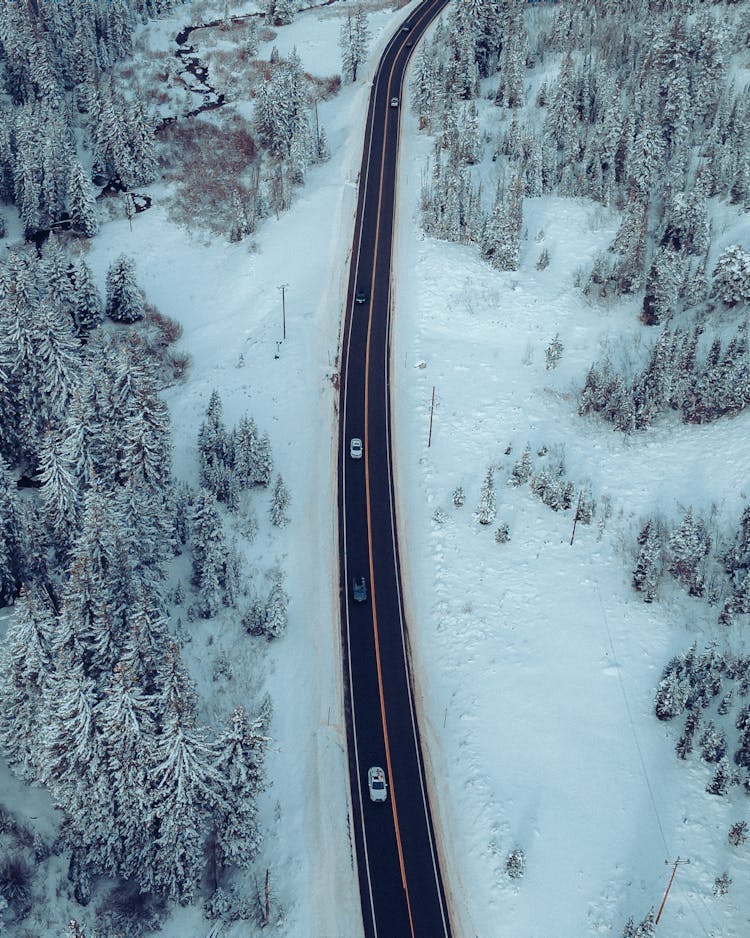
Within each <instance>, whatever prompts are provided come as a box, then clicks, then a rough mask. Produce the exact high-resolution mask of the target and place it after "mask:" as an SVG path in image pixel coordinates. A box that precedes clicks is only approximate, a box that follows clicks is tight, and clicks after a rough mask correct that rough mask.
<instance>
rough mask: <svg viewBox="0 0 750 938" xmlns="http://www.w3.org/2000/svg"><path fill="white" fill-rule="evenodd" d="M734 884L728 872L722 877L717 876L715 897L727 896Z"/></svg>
mask: <svg viewBox="0 0 750 938" xmlns="http://www.w3.org/2000/svg"><path fill="white" fill-rule="evenodd" d="M733 882H734V880H733V879H732V877H731V876H730V875H729V873H727V872H726V871H725V872H724V873H722V874H721V876H717V877H716V879H715V880H714V895H715V896H725V895H726V894H727V893H728V892H729V887H730V886H731V885H732V883H733Z"/></svg>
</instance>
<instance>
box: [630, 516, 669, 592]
mask: <svg viewBox="0 0 750 938" xmlns="http://www.w3.org/2000/svg"><path fill="white" fill-rule="evenodd" d="M638 544H639V551H638V557H637V559H636V562H635V569H634V570H633V588H634V589H636V590H638V592H639V593H643V601H644V602H647V603H650V602H653V601H654V599H656V590H657V587H658V585H659V579H660V576H661V554H662V539H661V533H660V531H659V525H658V524H657V523H656V522H655V521H653V520H652V519H650V518H649V520H648V521H647V522H646V524H645V525H644V527H643V529H642V530H641V533H640V534H639V535H638Z"/></svg>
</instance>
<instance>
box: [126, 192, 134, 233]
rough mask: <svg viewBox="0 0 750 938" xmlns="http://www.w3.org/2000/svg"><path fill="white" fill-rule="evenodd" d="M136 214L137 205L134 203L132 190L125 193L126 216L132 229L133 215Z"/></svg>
mask: <svg viewBox="0 0 750 938" xmlns="http://www.w3.org/2000/svg"><path fill="white" fill-rule="evenodd" d="M134 214H135V205H134V204H133V196H132V194H131V193H130V192H126V193H125V216H126V217H127V219H128V222H129V223H130V230H131V231H132V230H133V215H134Z"/></svg>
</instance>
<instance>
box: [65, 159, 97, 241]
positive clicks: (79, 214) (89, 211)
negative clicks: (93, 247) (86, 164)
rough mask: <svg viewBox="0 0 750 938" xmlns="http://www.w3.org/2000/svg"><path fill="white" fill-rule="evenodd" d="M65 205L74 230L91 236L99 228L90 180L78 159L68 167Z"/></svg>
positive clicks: (88, 236)
mask: <svg viewBox="0 0 750 938" xmlns="http://www.w3.org/2000/svg"><path fill="white" fill-rule="evenodd" d="M66 206H67V211H68V215H69V216H70V219H71V223H72V225H73V227H74V228H75V229H76V231H80V232H81V234H83V235H85V236H86V237H87V238H93V237H94V235H95V234H96V233H97V231H98V230H99V220H98V218H97V215H96V202H95V201H94V196H93V193H92V191H91V180H90V179H89V178H88V175H87V174H86V171H85V170H84V168H83V167H82V166H81V164H80V163H79V162H78V160H75V161H74V162H73V165H72V166H71V169H70V175H69V177H68V191H67V198H66Z"/></svg>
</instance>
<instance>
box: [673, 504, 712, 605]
mask: <svg viewBox="0 0 750 938" xmlns="http://www.w3.org/2000/svg"><path fill="white" fill-rule="evenodd" d="M710 549H711V536H710V535H709V533H708V531H707V530H706V526H705V524H704V523H703V521H701V520H700V519H698V518H696V517H695V516H694V515H693V509H692V508H688V510H687V512H686V514H685V517H684V518H683V519H682V522H681V523H680V525H679V527H678V528H677V529H676V530H675V531H674V532H673V534H672V536H671V537H670V539H669V555H668V556H669V572H670V573H671V574H672V576H674V577H675V578H676V579H677V580H679V581H680V582H681V583H682V584H683V586H685V588H686V589H687V590H688V592H689V593H690V595H691V596H702V595H703V594H704V592H705V577H704V574H703V559H704V557H705V556H706V555H707V554H708V552H709V551H710Z"/></svg>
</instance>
